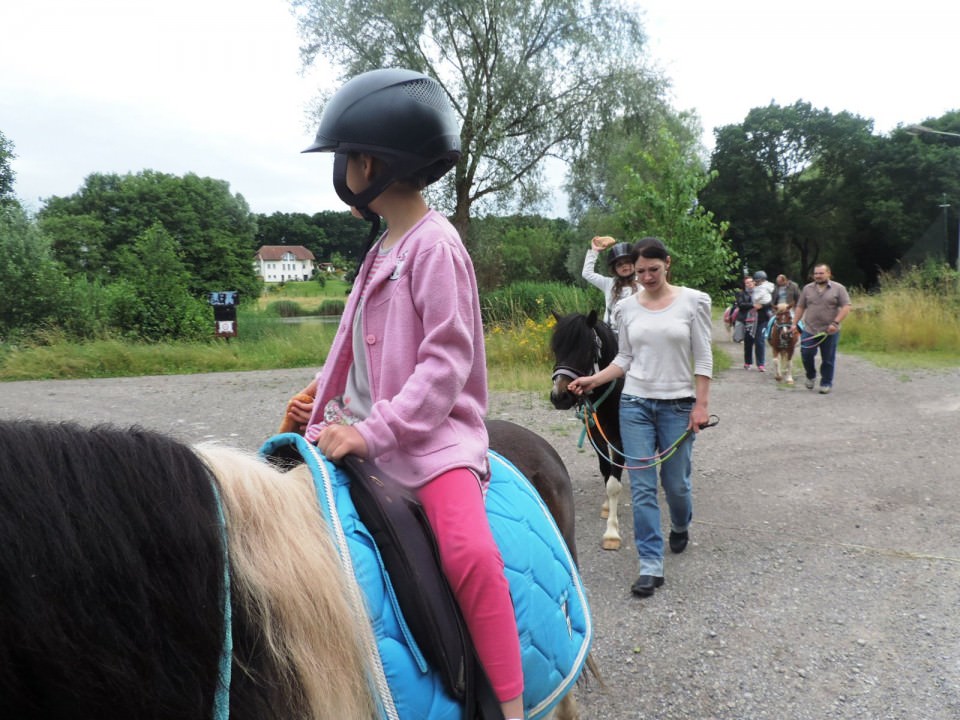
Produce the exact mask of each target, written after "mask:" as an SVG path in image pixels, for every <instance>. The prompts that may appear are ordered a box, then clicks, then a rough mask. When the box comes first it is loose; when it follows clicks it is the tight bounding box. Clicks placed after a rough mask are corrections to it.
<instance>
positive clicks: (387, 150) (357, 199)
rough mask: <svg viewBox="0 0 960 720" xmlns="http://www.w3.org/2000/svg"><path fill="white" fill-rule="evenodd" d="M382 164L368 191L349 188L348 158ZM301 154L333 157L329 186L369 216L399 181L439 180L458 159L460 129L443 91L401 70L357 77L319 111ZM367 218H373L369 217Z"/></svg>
mask: <svg viewBox="0 0 960 720" xmlns="http://www.w3.org/2000/svg"><path fill="white" fill-rule="evenodd" d="M353 151H355V152H361V153H366V154H369V155H372V156H374V157H376V158H379V159H380V160H381V161H383V164H384V171H383V172H382V173H381V174H380V175H379V176H378V177H377V178H375V179H374V181H373V183H371V185H370V187H368V188H366V189H365V190H363V191H362V192H360V193H354V192H352V191H351V190H350V189H349V188H348V187H347V182H346V171H347V153H349V152H353ZM303 152H332V153H335V157H334V164H333V186H334V189H335V190H336V191H337V195H338V196H339V197H340V199H341V200H343V201H344V202H345V203H347V204H348V205H350V206H352V207H355V208H357V209H358V210H361V211H363V212H364V215H365V216H368V215H372V213H370V212H369V211H368V210H367V206H368V205H369V203H370V201H371V200H373V199H374V198H376V197H377V196H378V195H380V193H382V192H383V191H384V190H385V189H386V188H387V187H388V186H389V185H391V184H392V183H394V182H396V181H397V180H400V179H403V178H409V177H418V178H422V180H423V181H424V183H425V184H426V185H429V184H430V183H432V182H435V181H437V180H439V179H440V178H441V177H443V175H444V174H446V173H447V171H449V170H450V169H451V168H452V167H453V166H454V165H456V164H457V161H458V160H459V159H460V127H459V121H458V120H457V116H456V114H455V113H454V112H453V108H452V107H451V106H450V103H449V101H448V100H447V95H446V93H445V91H444V89H443V87H442V86H441V85H440V83H438V82H437V81H436V80H434V79H433V78H431V77H428V76H426V75H423V74H421V73H418V72H414V71H413V70H402V69H399V68H392V69H383V70H372V71H370V72H366V73H363V74H361V75H357V76H356V77H354V78H353V79H351V80H350V81H348V82H347V83H346V84H345V85H344V86H343V87H342V88H340V89H339V90H338V91H337V92H336V93H335V94H334V96H333V97H332V98H330V101H329V102H328V103H327V104H326V107H324V109H323V115H322V116H321V118H320V127H319V129H318V130H317V137H316V140H315V141H314V143H313V144H312V145H311V146H310V147H308V148H307V149H306V150H304V151H303ZM368 219H372V218H369V217H368Z"/></svg>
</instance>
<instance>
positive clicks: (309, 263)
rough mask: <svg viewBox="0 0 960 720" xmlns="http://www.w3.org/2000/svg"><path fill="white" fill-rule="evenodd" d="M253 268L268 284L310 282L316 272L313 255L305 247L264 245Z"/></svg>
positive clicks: (254, 259) (258, 252) (254, 258)
mask: <svg viewBox="0 0 960 720" xmlns="http://www.w3.org/2000/svg"><path fill="white" fill-rule="evenodd" d="M253 267H254V271H255V272H256V273H257V275H259V276H260V277H261V278H263V281H264V282H268V283H269V282H285V281H287V280H309V279H310V278H312V277H313V274H314V272H316V267H315V265H314V257H313V253H312V252H310V251H309V250H307V249H306V248H305V247H303V245H263V246H261V248H260V249H259V250H257V252H256V254H255V255H254V256H253Z"/></svg>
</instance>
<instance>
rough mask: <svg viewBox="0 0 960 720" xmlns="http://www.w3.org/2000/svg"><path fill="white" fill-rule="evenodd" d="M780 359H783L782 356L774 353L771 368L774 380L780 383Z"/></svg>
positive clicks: (781, 377)
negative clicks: (773, 372)
mask: <svg viewBox="0 0 960 720" xmlns="http://www.w3.org/2000/svg"><path fill="white" fill-rule="evenodd" d="M782 359H783V356H782V355H781V354H780V352H779V351H774V353H773V368H774V371H775V375H774V378H775V379H776V381H777V382H780V381H781V380H783V369H782V365H783V363H782V362H781V360H782Z"/></svg>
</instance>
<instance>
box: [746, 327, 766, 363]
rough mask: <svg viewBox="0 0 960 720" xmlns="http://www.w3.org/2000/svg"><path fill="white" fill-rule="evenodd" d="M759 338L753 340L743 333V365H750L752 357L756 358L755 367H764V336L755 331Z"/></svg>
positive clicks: (748, 334)
mask: <svg viewBox="0 0 960 720" xmlns="http://www.w3.org/2000/svg"><path fill="white" fill-rule="evenodd" d="M757 332H758V334H759V337H757V338H753V337H751V335H750V333H745V334H744V336H743V364H744V365H752V364H753V358H754V355H756V358H757V365H758V366H759V365H764V364H765V362H764V360H765V359H766V350H767V348H766V343H765V342H764V335H763V333H761V332H760V331H759V330H758V331H757Z"/></svg>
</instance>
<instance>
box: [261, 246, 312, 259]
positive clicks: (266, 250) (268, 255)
mask: <svg viewBox="0 0 960 720" xmlns="http://www.w3.org/2000/svg"><path fill="white" fill-rule="evenodd" d="M284 253H293V256H294V257H295V258H296V259H297V260H313V259H314V257H313V253H312V252H310V251H309V250H307V249H306V248H305V247H304V246H303V245H261V246H260V249H259V250H257V252H256V254H255V255H254V258H257V259H260V260H283V255H284Z"/></svg>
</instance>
